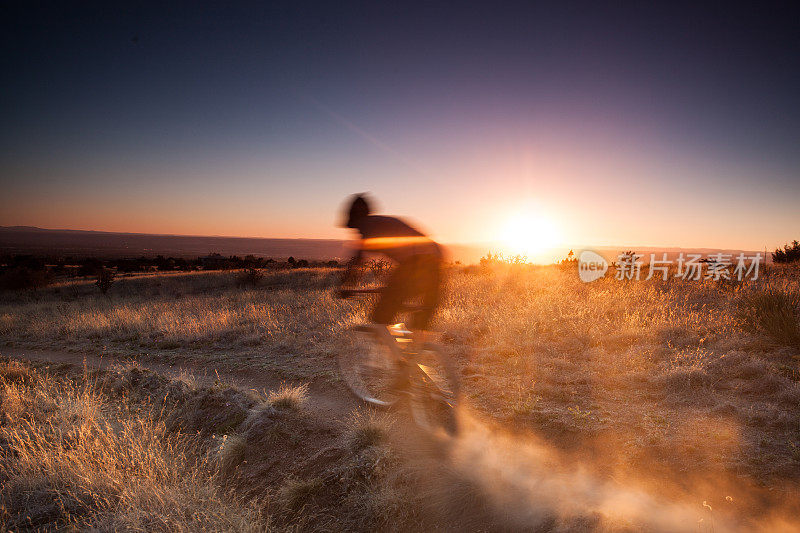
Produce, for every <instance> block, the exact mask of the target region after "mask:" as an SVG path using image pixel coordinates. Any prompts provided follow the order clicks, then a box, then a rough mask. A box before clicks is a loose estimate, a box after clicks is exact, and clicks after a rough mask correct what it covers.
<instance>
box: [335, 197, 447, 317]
mask: <svg viewBox="0 0 800 533" xmlns="http://www.w3.org/2000/svg"><path fill="white" fill-rule="evenodd" d="M344 226H345V227H348V228H351V229H355V230H358V232H359V233H360V234H361V240H360V242H359V247H358V251H357V252H356V254H355V256H354V257H353V259H352V260H351V261H350V263H349V264H348V266H347V270H346V271H345V273H344V276H343V277H342V287H343V288H342V290H341V291H340V295H341V296H342V297H347V296H348V295H349V294H350V293H349V291H348V290H347V289H345V288H344V287H347V286H349V285H351V284H353V283H354V282H355V281H356V279H357V277H358V274H359V271H360V269H359V268H358V267H359V265H360V264H361V262H362V261H363V258H364V253H365V252H371V253H379V254H383V255H385V256H387V257H388V258H389V259H391V260H393V261H394V262H395V263H396V264H397V266H396V267H395V268H394V270H393V271H392V272H391V273H390V275H389V279H388V281H387V283H386V286H385V287H384V288H383V289H382V290H381V294H380V299H379V300H378V303H377V304H376V306H375V309H374V310H373V312H372V321H373V322H374V323H375V324H380V325H383V326H386V325H389V324H393V323H394V319H395V317H396V315H397V313H398V312H399V311H400V309H401V307H402V305H403V303H405V302H406V301H408V300H411V299H413V298H416V297H421V306H420V311H419V312H417V313H414V316H413V319H412V323H411V324H409V326H410V327H411V329H412V330H414V331H415V332H422V331H424V330H427V329H428V326H429V325H430V322H431V319H432V318H433V313H434V311H435V310H436V306H437V305H438V304H439V299H440V295H441V283H442V273H441V269H442V252H441V249H440V247H439V245H438V244H436V243H435V242H434V241H432V240H431V239H430V238H428V237H427V236H426V235H425V234H423V233H422V232H420V231H418V230H416V229H414V228H412V227H411V226H409V225H408V224H407V223H405V222H403V221H402V220H400V219H399V218H395V217H389V216H381V215H373V214H371V209H370V205H369V202H368V201H367V199H366V198H365V197H364V195H361V194H357V195H353V196H352V197H351V199H350V200H349V202H348V204H347V208H346V212H345V220H344ZM381 329H382V330H383V332H386V328H381Z"/></svg>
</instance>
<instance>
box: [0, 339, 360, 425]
mask: <svg viewBox="0 0 800 533" xmlns="http://www.w3.org/2000/svg"><path fill="white" fill-rule="evenodd" d="M0 355H4V356H6V357H11V358H14V359H27V360H29V361H37V362H52V363H70V364H74V365H79V366H80V365H83V364H84V362H85V363H86V365H87V366H88V367H90V368H93V369H102V368H107V367H110V366H113V365H115V364H119V363H126V362H130V361H135V362H136V364H138V365H139V366H141V367H143V368H147V369H149V370H152V371H153V372H156V373H159V374H162V375H164V376H167V377H171V378H175V377H178V376H179V375H180V374H181V373H183V374H189V375H191V376H193V377H194V378H195V379H196V380H197V382H198V383H201V384H203V385H210V384H213V383H214V382H215V381H217V380H219V381H220V382H222V383H226V384H230V385H233V386H236V387H240V388H244V389H257V390H264V389H266V390H272V389H277V388H278V387H280V386H281V385H282V384H284V383H288V384H292V385H299V384H300V383H301V382H299V381H291V380H286V379H282V378H280V377H278V376H275V375H270V374H269V373H267V372H254V371H252V370H251V371H247V370H241V371H223V370H217V369H216V368H214V367H213V366H211V365H203V364H200V363H186V364H175V365H170V364H165V363H159V362H157V361H147V360H141V359H134V358H126V357H114V356H109V355H104V356H100V355H93V354H89V353H75V352H66V351H60V350H32V349H27V348H1V349H0ZM308 385H309V399H308V402H309V406H310V408H311V409H310V411H311V412H313V413H315V414H317V415H318V416H321V417H324V418H328V419H340V418H344V417H346V416H347V415H348V414H349V413H350V412H351V411H352V410H353V409H354V408H356V407H359V406H360V404H359V402H358V401H357V400H356V399H355V398H353V397H352V396H351V395H350V394H349V393H348V392H347V391H346V390H344V389H340V388H337V387H335V386H333V385H330V384H324V383H314V382H311V383H309V384H308Z"/></svg>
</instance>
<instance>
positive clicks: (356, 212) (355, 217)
mask: <svg viewBox="0 0 800 533" xmlns="http://www.w3.org/2000/svg"><path fill="white" fill-rule="evenodd" d="M351 198H352V200H351V201H350V202H349V203H350V207H349V208H348V209H347V212H346V217H347V218H346V220H345V224H344V225H345V227H347V228H353V229H355V228H358V221H359V220H360V219H362V218H364V217H365V216H367V215H369V213H370V207H369V203H367V199H366V198H365V197H364V195H363V194H354V195H353V196H352V197H351Z"/></svg>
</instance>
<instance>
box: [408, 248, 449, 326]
mask: <svg viewBox="0 0 800 533" xmlns="http://www.w3.org/2000/svg"><path fill="white" fill-rule="evenodd" d="M415 274H416V285H417V286H416V287H415V290H414V291H413V292H414V293H415V294H421V295H422V302H421V305H422V309H421V310H420V311H419V312H417V313H415V314H414V317H413V320H412V323H411V329H412V330H414V331H425V330H427V329H428V327H429V326H430V323H431V320H432V319H433V314H434V313H435V312H436V308H437V307H438V306H439V301H440V300H441V293H442V272H441V260H440V258H439V257H438V256H422V257H420V258H419V259H418V261H417V269H416V273H415Z"/></svg>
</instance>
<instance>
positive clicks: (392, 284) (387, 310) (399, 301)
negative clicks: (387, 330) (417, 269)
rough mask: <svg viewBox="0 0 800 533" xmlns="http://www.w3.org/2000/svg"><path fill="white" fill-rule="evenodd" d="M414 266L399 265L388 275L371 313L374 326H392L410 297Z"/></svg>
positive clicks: (410, 263)
mask: <svg viewBox="0 0 800 533" xmlns="http://www.w3.org/2000/svg"><path fill="white" fill-rule="evenodd" d="M413 276H414V264H413V263H412V262H410V261H409V262H403V263H400V264H399V265H398V266H397V267H396V268H395V270H394V271H393V272H392V273H391V274H390V276H389V279H388V280H387V282H386V286H385V287H384V288H383V290H382V291H381V295H380V299H379V300H378V303H377V304H376V305H375V309H373V311H372V321H373V322H374V323H375V324H383V325H386V326H388V325H391V324H394V320H395V317H396V316H397V313H398V312H400V308H401V307H402V305H403V302H404V301H405V300H407V299H408V298H409V297H411V296H412V291H413V285H414V281H413Z"/></svg>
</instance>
